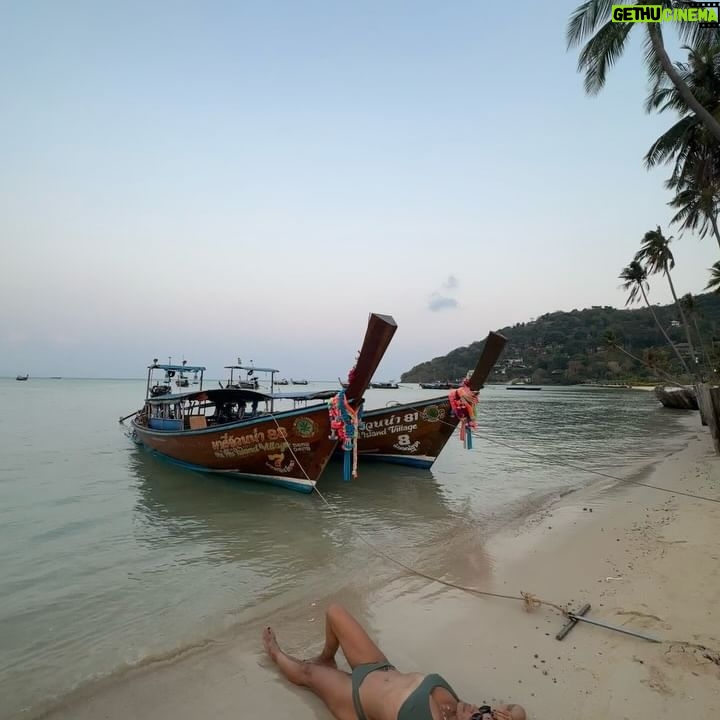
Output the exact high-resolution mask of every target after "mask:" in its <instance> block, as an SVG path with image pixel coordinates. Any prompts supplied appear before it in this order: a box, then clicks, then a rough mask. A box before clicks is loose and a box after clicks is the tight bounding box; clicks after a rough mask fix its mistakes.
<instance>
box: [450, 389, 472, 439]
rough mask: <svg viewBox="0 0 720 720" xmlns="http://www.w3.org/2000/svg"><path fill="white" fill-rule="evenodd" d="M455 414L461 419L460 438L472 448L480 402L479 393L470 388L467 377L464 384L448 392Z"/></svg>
mask: <svg viewBox="0 0 720 720" xmlns="http://www.w3.org/2000/svg"><path fill="white" fill-rule="evenodd" d="M448 400H450V407H451V409H452V412H453V415H455V417H456V418H458V420H460V440H461V441H462V443H463V446H464V447H465V448H466V449H468V450H470V449H471V448H472V431H473V430H474V429H475V428H476V427H477V421H476V420H475V413H476V407H477V404H478V396H477V393H476V392H474V391H473V390H471V389H470V382H469V381H468V380H467V379H465V380H463V384H462V385H461V386H460V387H459V388H457V389H456V390H451V391H450V393H449V394H448Z"/></svg>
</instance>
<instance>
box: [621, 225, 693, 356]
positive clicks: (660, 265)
mask: <svg viewBox="0 0 720 720" xmlns="http://www.w3.org/2000/svg"><path fill="white" fill-rule="evenodd" d="M672 239H673V238H672V237H669V238H666V237H665V236H664V235H663V234H662V230H661V229H660V226H659V225H658V226H657V229H656V230H649V231H648V232H646V233H645V236H644V237H643V240H642V244H641V246H640V250H638V252H637V253H636V254H635V260H637V261H638V262H640V263H644V264H645V269H646V271H647V272H648V274H650V275H654V274H655V273H660V272H661V273H663V275H665V277H666V278H667V279H668V283H669V284H670V292H671V293H672V296H673V300H674V301H675V306H676V307H677V309H678V312H679V313H680V319H681V320H682V323H683V327H684V328H685V337H686V338H687V343H688V350H689V351H690V358H691V359H692V365H693V368H694V367H695V366H696V365H697V356H696V355H695V348H694V347H693V343H692V336H691V335H690V325H688V321H687V318H686V317H685V312H684V311H683V307H682V305H681V304H680V301H679V300H678V296H677V293H676V292H675V285H674V284H673V281H672V275H671V274H670V271H671V270H672V269H673V268H674V267H675V258H674V256H673V254H672V250H670V241H671V240H672Z"/></svg>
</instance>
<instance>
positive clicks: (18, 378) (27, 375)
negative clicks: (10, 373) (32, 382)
mask: <svg viewBox="0 0 720 720" xmlns="http://www.w3.org/2000/svg"><path fill="white" fill-rule="evenodd" d="M29 377H30V373H25V374H24V375H16V376H15V379H16V380H21V381H23V382H24V381H25V380H27V379H28V378H29Z"/></svg>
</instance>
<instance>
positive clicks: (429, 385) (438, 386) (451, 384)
mask: <svg viewBox="0 0 720 720" xmlns="http://www.w3.org/2000/svg"><path fill="white" fill-rule="evenodd" d="M461 385H462V380H455V381H450V380H446V381H445V382H442V381H440V380H434V381H433V382H425V383H420V387H421V388H422V389H423V390H455V389H456V388H459V387H460V386H461Z"/></svg>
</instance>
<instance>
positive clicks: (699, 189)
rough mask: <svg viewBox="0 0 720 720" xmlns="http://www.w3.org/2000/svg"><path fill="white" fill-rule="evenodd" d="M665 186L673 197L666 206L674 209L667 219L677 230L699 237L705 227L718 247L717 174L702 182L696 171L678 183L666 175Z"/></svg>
mask: <svg viewBox="0 0 720 720" xmlns="http://www.w3.org/2000/svg"><path fill="white" fill-rule="evenodd" d="M719 165H720V164H719ZM719 170H720V167H719ZM665 186H666V187H667V188H668V189H670V190H674V191H675V197H673V199H672V200H671V201H670V202H669V203H668V205H670V207H673V208H675V209H676V210H677V212H676V213H675V215H673V217H672V219H671V220H670V222H671V223H673V224H675V225H678V226H679V227H680V229H681V230H689V231H691V232H693V233H695V234H697V236H698V237H700V238H703V237H705V235H707V233H708V230H710V229H712V232H713V235H714V236H715V239H716V240H717V243H718V246H719V247H720V228H718V214H720V173H718V175H717V176H716V177H715V178H714V179H708V180H706V181H703V180H701V179H700V178H699V174H698V173H695V172H693V173H691V174H690V175H689V176H688V177H685V178H683V179H681V180H680V181H678V182H676V181H675V180H674V179H673V178H670V180H668V181H667V182H666V183H665Z"/></svg>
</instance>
